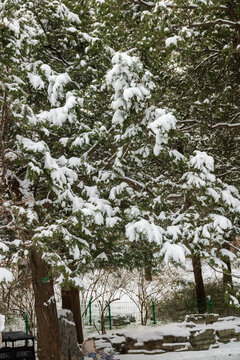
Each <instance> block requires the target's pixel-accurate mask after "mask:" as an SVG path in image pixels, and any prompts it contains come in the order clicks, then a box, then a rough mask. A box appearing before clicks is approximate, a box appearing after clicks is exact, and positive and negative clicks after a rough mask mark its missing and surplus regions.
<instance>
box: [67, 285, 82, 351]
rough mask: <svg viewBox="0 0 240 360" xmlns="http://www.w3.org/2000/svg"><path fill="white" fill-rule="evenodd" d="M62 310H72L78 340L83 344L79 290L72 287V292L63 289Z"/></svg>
mask: <svg viewBox="0 0 240 360" xmlns="http://www.w3.org/2000/svg"><path fill="white" fill-rule="evenodd" d="M62 308H63V309H68V310H71V311H72V313H73V319H74V322H75V325H76V331H77V340H78V343H79V344H82V343H83V340H84V338H83V329H82V315H81V307H80V298H79V290H78V289H77V288H73V287H71V288H70V290H64V289H62Z"/></svg>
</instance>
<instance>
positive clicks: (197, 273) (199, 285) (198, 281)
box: [192, 255, 206, 314]
mask: <svg viewBox="0 0 240 360" xmlns="http://www.w3.org/2000/svg"><path fill="white" fill-rule="evenodd" d="M192 266H193V273H194V279H195V286H196V296H197V307H198V312H199V313H200V314H201V313H205V312H206V294H205V290H204V284H203V277H202V266H201V259H200V256H196V255H193V256H192Z"/></svg>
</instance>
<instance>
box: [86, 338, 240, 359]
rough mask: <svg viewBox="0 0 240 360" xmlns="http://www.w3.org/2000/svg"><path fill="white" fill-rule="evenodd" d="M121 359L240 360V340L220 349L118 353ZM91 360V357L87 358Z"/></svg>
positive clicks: (116, 357)
mask: <svg viewBox="0 0 240 360" xmlns="http://www.w3.org/2000/svg"><path fill="white" fill-rule="evenodd" d="M115 359H116V360H117V359H119V360H190V359H191V360H227V359H229V360H240V342H235V343H229V344H225V345H220V347H219V349H210V350H205V351H187V352H173V353H170V352H168V353H166V354H161V355H141V354H137V355H116V356H115ZM85 360H90V358H87V357H86V358H85Z"/></svg>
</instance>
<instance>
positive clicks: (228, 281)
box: [223, 243, 233, 289]
mask: <svg viewBox="0 0 240 360" xmlns="http://www.w3.org/2000/svg"><path fill="white" fill-rule="evenodd" d="M223 248H224V249H227V250H229V251H230V245H229V244H228V243H225V244H224V245H223ZM224 262H225V264H226V265H227V268H228V270H227V271H228V273H226V269H223V271H224V272H223V286H224V288H226V287H228V286H230V287H231V288H232V289H233V280H232V275H231V273H232V267H231V262H230V260H229V258H226V259H224Z"/></svg>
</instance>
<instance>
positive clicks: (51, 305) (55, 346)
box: [30, 249, 62, 360]
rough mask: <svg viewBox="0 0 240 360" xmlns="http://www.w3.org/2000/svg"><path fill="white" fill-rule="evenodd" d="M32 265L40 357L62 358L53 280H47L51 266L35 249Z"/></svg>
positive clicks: (31, 257)
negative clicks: (49, 266)
mask: <svg viewBox="0 0 240 360" xmlns="http://www.w3.org/2000/svg"><path fill="white" fill-rule="evenodd" d="M30 265H31V271H32V283H33V290H34V296H35V310H36V316H37V333H38V338H37V340H38V341H37V343H38V359H39V360H61V359H62V352H61V340H60V334H59V324H58V317H57V309H56V300H55V296H54V289H53V281H52V280H49V281H48V280H47V278H48V276H49V268H48V266H47V264H46V263H45V262H44V261H43V260H42V258H41V256H40V255H38V254H37V252H36V251H35V250H33V249H32V250H31V254H30ZM43 279H44V280H43Z"/></svg>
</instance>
